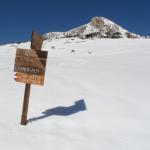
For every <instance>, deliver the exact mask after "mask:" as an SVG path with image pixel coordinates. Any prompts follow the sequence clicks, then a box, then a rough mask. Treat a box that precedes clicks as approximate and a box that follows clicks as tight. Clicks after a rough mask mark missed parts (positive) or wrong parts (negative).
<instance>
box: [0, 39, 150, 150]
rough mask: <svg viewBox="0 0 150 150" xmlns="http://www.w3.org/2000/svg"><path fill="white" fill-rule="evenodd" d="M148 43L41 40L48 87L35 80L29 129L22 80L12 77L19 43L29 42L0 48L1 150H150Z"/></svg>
mask: <svg viewBox="0 0 150 150" xmlns="http://www.w3.org/2000/svg"><path fill="white" fill-rule="evenodd" d="M149 45H150V40H144V39H136V40H135V39H130V40H129V39H118V40H112V39H101V40H98V39H97V40H87V39H86V40H81V39H75V40H71V39H58V40H53V41H52V42H49V41H45V42H44V44H43V48H42V49H43V50H48V51H49V56H48V62H47V69H46V76H45V85H44V86H43V87H40V86H35V85H32V89H31V97H30V108H29V114H28V116H29V123H28V125H27V126H21V125H19V122H20V116H21V109H22V102H23V94H24V84H22V83H16V82H15V81H14V80H13V74H14V73H13V66H14V57H15V52H16V48H17V47H19V48H29V47H30V43H22V44H20V45H18V44H9V45H4V46H0V91H1V92H0V118H1V119H0V148H1V149H2V150H41V149H43V150H49V149H53V150H60V149H61V150H100V149H102V150H149V149H150V144H149V139H150V109H149V108H150V101H149V99H150V94H149V89H150V69H149V68H150V50H149ZM54 47H55V48H54ZM72 50H75V52H72Z"/></svg>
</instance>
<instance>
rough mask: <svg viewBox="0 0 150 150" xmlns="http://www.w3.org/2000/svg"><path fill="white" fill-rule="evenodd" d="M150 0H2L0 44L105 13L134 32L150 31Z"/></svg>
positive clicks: (27, 37) (75, 25)
mask: <svg viewBox="0 0 150 150" xmlns="http://www.w3.org/2000/svg"><path fill="white" fill-rule="evenodd" d="M149 7H150V1H149V0H0V44H5V43H10V42H16V41H25V40H28V39H30V35H31V31H32V29H35V30H36V31H38V32H39V33H40V34H43V33H46V32H51V31H67V30H69V29H71V28H74V27H77V26H80V25H82V24H85V23H87V22H89V21H90V20H91V18H92V17H94V16H103V17H106V18H108V19H110V20H112V21H114V22H116V23H118V24H119V25H121V26H123V27H124V28H126V29H128V30H129V31H131V32H135V33H137V34H141V35H150V17H149V16H150V8H149Z"/></svg>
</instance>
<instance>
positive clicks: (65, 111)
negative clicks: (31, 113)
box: [28, 99, 87, 122]
mask: <svg viewBox="0 0 150 150" xmlns="http://www.w3.org/2000/svg"><path fill="white" fill-rule="evenodd" d="M86 109H87V108H86V104H85V101H84V99H81V100H78V101H76V102H75V104H74V105H71V106H68V107H63V106H58V107H55V108H51V109H48V110H46V111H44V112H42V115H41V116H39V117H35V118H31V119H29V120H28V122H32V121H37V120H40V119H44V118H47V117H50V116H53V115H56V116H69V115H73V114H75V113H78V112H80V111H85V110H86Z"/></svg>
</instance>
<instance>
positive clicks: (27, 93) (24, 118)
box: [21, 84, 31, 125]
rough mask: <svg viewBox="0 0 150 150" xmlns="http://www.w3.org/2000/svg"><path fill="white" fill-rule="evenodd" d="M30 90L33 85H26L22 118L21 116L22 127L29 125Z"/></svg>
mask: <svg viewBox="0 0 150 150" xmlns="http://www.w3.org/2000/svg"><path fill="white" fill-rule="evenodd" d="M30 89H31V84H26V85H25V93H24V101H23V108H22V116H21V125H26V124H27V114H28V105H29V97H30Z"/></svg>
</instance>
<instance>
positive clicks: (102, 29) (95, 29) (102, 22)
mask: <svg viewBox="0 0 150 150" xmlns="http://www.w3.org/2000/svg"><path fill="white" fill-rule="evenodd" d="M43 36H44V38H45V39H47V40H52V39H58V38H63V37H67V38H68V37H78V38H90V37H96V38H141V36H140V35H137V34H135V33H131V32H129V31H128V30H126V29H124V28H122V27H121V26H119V25H118V24H116V23H114V22H113V21H111V20H109V19H107V18H104V17H93V18H92V19H91V21H90V22H89V23H87V24H85V25H82V26H80V27H77V28H74V29H72V30H69V31H67V32H50V33H46V34H44V35H43Z"/></svg>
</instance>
